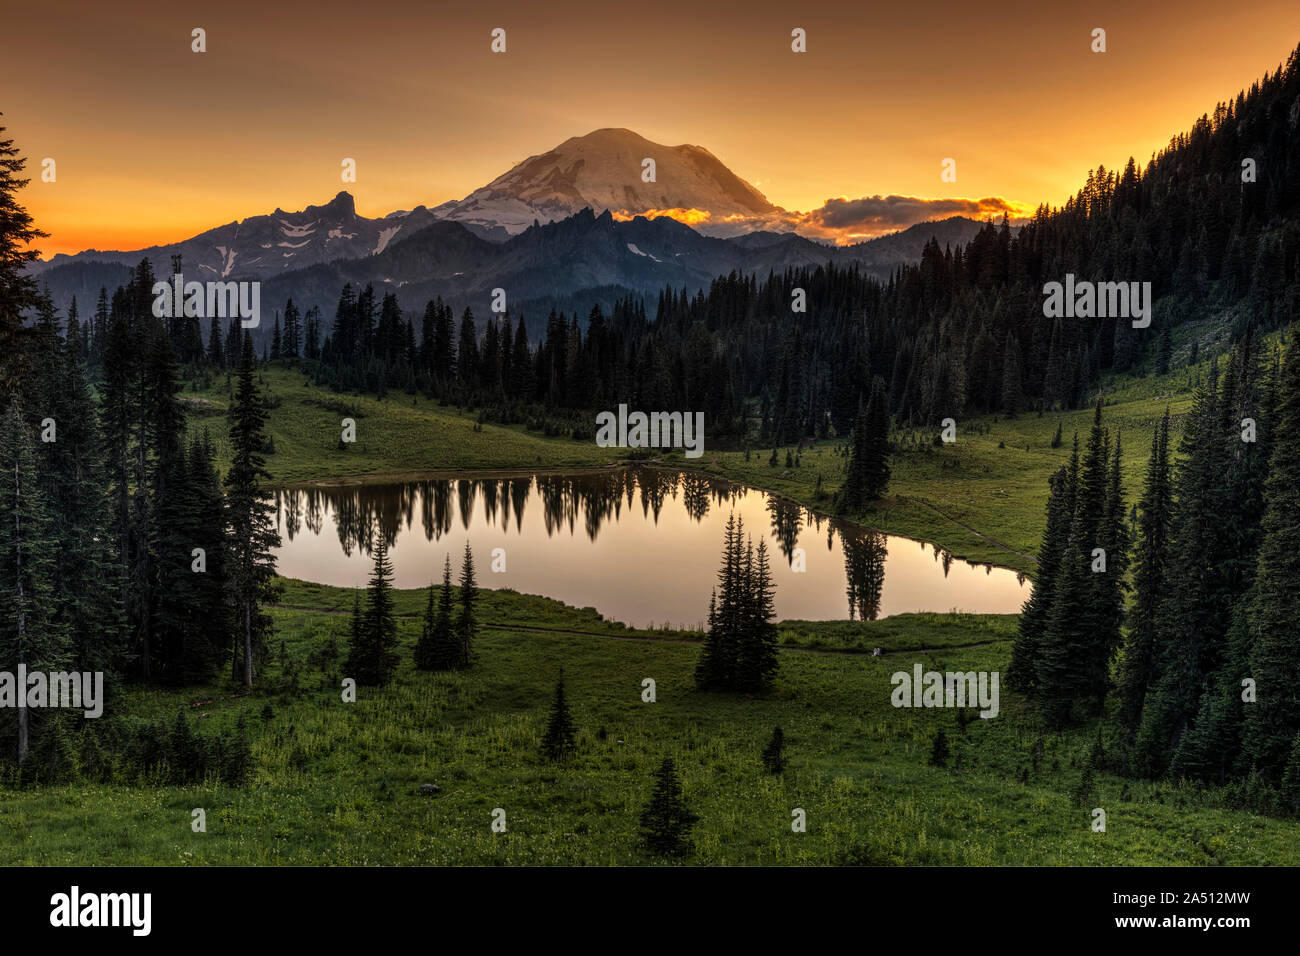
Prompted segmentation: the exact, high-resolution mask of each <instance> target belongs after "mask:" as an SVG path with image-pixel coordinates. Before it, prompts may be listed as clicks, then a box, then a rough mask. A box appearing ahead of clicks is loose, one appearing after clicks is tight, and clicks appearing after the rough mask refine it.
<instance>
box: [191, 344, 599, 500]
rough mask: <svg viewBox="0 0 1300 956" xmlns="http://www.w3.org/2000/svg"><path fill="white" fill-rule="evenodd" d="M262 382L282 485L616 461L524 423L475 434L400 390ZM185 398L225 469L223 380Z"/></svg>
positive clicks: (276, 376) (459, 419)
mask: <svg viewBox="0 0 1300 956" xmlns="http://www.w3.org/2000/svg"><path fill="white" fill-rule="evenodd" d="M260 384H261V385H262V386H263V387H264V388H265V389H266V391H267V392H268V393H269V395H270V396H271V398H272V401H273V402H278V405H276V407H274V408H272V410H271V413H270V422H269V428H268V432H269V434H270V435H271V437H272V438H273V440H274V442H275V452H274V454H271V455H269V456H268V460H267V464H268V468H269V470H270V472H271V474H272V476H273V478H274V479H275V480H276V481H278V482H284V483H293V482H306V481H312V480H315V479H331V478H353V477H355V478H378V477H383V476H397V475H403V474H415V473H428V472H435V471H465V470H474V469H481V470H489V469H490V470H508V469H546V468H583V467H592V466H598V465H603V464H605V463H608V462H611V461H613V460H615V458H616V456H615V455H613V454H610V452H609V451H607V450H605V449H602V448H597V447H596V446H595V444H594V443H590V442H574V441H567V440H564V439H558V438H544V437H542V436H541V434H540V433H538V432H529V431H527V430H525V429H524V428H523V427H522V426H518V427H503V426H499V425H490V424H485V425H482V426H481V428H482V430H481V431H475V422H474V419H473V418H472V417H469V416H467V415H466V414H464V413H462V412H460V411H458V410H456V409H451V408H443V407H441V406H439V405H438V404H437V402H432V401H429V400H428V399H426V398H419V399H416V398H414V397H413V396H411V395H406V394H404V393H401V392H392V393H390V394H389V396H388V398H386V399H383V400H380V399H375V398H370V397H355V396H351V395H336V394H335V393H333V392H330V391H328V390H324V389H319V388H316V387H315V386H314V385H312V384H311V383H310V382H308V381H307V380H306V379H305V378H304V376H303V375H302V374H301V373H300V372H297V371H291V370H289V369H285V368H269V369H266V370H265V371H263V372H261V373H260ZM182 397H183V398H184V399H186V400H188V402H189V403H190V404H189V407H190V408H191V409H192V410H194V409H198V410H200V411H201V412H202V414H194V415H191V422H192V423H193V424H195V425H197V426H198V427H200V428H203V427H206V428H207V429H208V430H209V434H211V436H212V438H213V440H214V443H215V444H216V446H217V454H218V458H219V460H220V461H221V463H222V466H223V468H224V465H225V463H226V462H227V461H228V458H229V446H228V442H227V439H226V418H225V415H224V412H225V409H226V407H227V404H228V402H229V396H228V394H227V392H226V387H225V378H224V377H222V378H219V379H217V381H216V383H215V385H214V387H213V388H211V389H207V390H204V391H201V392H199V393H197V394H195V393H193V392H186V393H184V395H183V396H182ZM344 418H353V419H354V420H355V421H356V442H355V443H354V444H352V445H350V446H349V447H348V448H347V449H346V450H340V449H339V447H338V446H339V436H340V435H341V434H342V426H341V422H342V420H343V419H344Z"/></svg>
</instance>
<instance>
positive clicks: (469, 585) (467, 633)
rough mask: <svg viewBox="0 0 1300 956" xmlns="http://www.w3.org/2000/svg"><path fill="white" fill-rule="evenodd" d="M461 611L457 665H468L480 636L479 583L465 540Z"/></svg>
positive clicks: (457, 625)
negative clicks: (478, 617) (476, 611)
mask: <svg viewBox="0 0 1300 956" xmlns="http://www.w3.org/2000/svg"><path fill="white" fill-rule="evenodd" d="M459 584H460V612H459V614H458V615H457V617H456V641H457V644H458V645H459V647H458V653H459V659H458V661H457V664H456V666H457V667H468V666H469V665H470V664H471V663H472V662H473V660H474V638H475V637H477V636H478V619H477V617H476V616H475V607H476V605H477V604H478V585H477V583H476V582H475V580H474V552H472V551H471V550H470V547H469V542H468V541H466V542H465V557H464V559H463V560H462V561H461V565H460V581H459Z"/></svg>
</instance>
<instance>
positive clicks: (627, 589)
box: [276, 468, 1028, 627]
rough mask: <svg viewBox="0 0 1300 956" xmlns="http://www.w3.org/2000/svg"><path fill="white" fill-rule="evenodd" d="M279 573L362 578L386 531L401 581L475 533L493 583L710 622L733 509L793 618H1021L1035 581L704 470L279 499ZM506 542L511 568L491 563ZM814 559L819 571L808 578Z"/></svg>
mask: <svg viewBox="0 0 1300 956" xmlns="http://www.w3.org/2000/svg"><path fill="white" fill-rule="evenodd" d="M276 498H277V504H278V507H279V527H280V533H281V536H282V539H283V543H282V545H281V547H280V549H279V550H278V552H277V560H278V568H279V572H280V573H281V574H283V575H285V576H287V577H294V578H302V579H305V580H308V581H319V582H322V583H324V584H333V585H337V586H340V587H357V586H364V585H365V583H366V580H367V578H368V577H369V574H370V557H369V554H370V548H371V546H372V544H373V543H374V541H375V535H377V534H382V535H384V537H385V538H386V539H387V541H388V545H389V548H390V552H389V556H390V558H391V560H392V562H393V567H394V571H395V575H394V576H395V584H396V586H397V587H400V588H415V587H427V586H428V585H429V583H430V582H431V581H433V580H434V579H435V578H437V579H441V574H442V562H443V556H444V555H445V554H448V553H450V554H451V556H452V566H453V568H457V567H459V562H460V554H461V552H462V551H463V550H464V547H465V542H466V540H467V539H468V541H469V542H470V544H471V546H472V547H473V549H474V556H475V566H476V568H477V571H478V580H479V583H480V585H482V586H483V587H489V588H513V589H514V590H516V591H521V592H524V593H527V594H543V595H546V596H547V597H552V598H556V599H558V600H561V601H564V602H565V603H567V604H573V605H577V606H578V607H584V606H587V605H590V606H592V607H595V608H596V609H597V610H598V611H600V613H601V614H603V615H604V616H605V617H606V618H609V619H612V620H618V621H624V622H626V623H628V624H630V625H633V626H637V627H645V626H649V625H650V624H652V623H653V624H671V625H681V626H696V625H698V624H700V623H701V622H702V621H703V620H704V618H705V616H706V613H707V610H708V604H709V592H710V590H711V589H712V587H713V584H714V581H715V580H716V577H715V575H716V572H717V568H718V560H719V555H720V553H721V548H722V532H723V526H724V525H725V524H726V521H727V516H728V514H730V513H731V512H732V511H734V512H736V514H737V515H738V516H739V517H741V518H742V519H743V520H744V524H745V532H746V534H747V535H752V536H754V538H755V544H757V540H758V536H759V535H766V536H767V539H768V547H769V549H770V550H771V552H772V554H773V562H772V563H773V577H774V581H775V584H776V609H777V615H778V617H779V618H783V619H786V618H802V619H806V620H835V619H844V618H859V619H864V620H874V619H876V618H878V617H887V616H889V615H891V614H899V613H903V612H907V611H949V610H953V609H954V608H955V609H957V610H962V611H973V612H979V613H1011V612H1015V611H1018V610H1019V609H1020V605H1021V603H1022V602H1023V601H1024V599H1025V597H1026V596H1027V588H1028V583H1027V582H1026V580H1025V579H1024V577H1023V576H1022V575H1019V574H1017V573H1016V572H1015V571H1010V570H1007V569H1006V568H994V567H990V566H987V565H971V564H967V563H966V562H964V561H959V560H954V559H953V558H952V557H951V556H950V555H949V554H948V553H947V552H944V551H942V550H941V549H938V548H934V547H931V546H929V545H926V544H922V543H920V542H917V541H912V540H910V539H908V538H899V537H895V536H892V535H885V534H881V533H879V532H875V531H866V530H863V529H861V528H857V527H855V526H853V525H849V524H846V523H844V522H841V521H837V520H834V519H828V518H825V517H821V516H818V515H815V514H813V513H812V512H810V511H808V510H806V509H804V508H802V507H800V506H799V505H797V504H794V503H792V502H790V501H787V500H785V499H782V498H778V497H777V496H775V495H770V494H768V493H767V492H762V491H757V490H754V489H751V488H745V487H743V486H740V485H734V484H731V483H730V482H726V481H722V480H720V479H714V478H709V477H707V476H704V475H698V474H692V473H685V474H676V473H673V472H667V471H660V470H658V469H652V468H626V469H619V470H615V471H610V472H600V473H583V474H544V475H535V476H523V477H499V478H491V477H487V478H459V479H445V478H444V479H430V480H425V481H409V482H403V483H400V484H388V485H346V486H314V487H310V488H297V489H286V490H282V491H279V492H277V494H276ZM496 548H501V549H504V561H505V571H504V572H497V573H494V572H493V571H492V564H493V550H494V549H496ZM800 566H802V567H803V568H804V569H805V570H803V571H802V572H801V571H799V570H798V569H799V567H800Z"/></svg>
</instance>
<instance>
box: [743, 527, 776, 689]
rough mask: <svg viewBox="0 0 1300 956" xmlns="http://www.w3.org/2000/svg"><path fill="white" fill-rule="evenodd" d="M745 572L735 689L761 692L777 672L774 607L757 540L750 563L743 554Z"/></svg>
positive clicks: (767, 571) (764, 553)
mask: <svg viewBox="0 0 1300 956" xmlns="http://www.w3.org/2000/svg"><path fill="white" fill-rule="evenodd" d="M745 572H746V573H745V590H746V595H745V600H746V607H745V613H744V619H743V620H744V626H743V631H742V632H741V634H740V635H739V640H738V641H737V644H738V646H737V660H736V676H735V686H736V688H737V689H738V690H747V691H761V690H765V689H766V688H767V687H768V685H770V684H771V682H772V678H773V676H774V675H775V674H776V670H777V653H776V639H777V631H776V606H775V603H774V600H773V592H774V588H773V586H772V569H771V565H770V563H769V561H768V554H767V542H766V541H763V540H761V539H760V540H759V542H758V549H757V550H756V551H755V552H754V557H753V559H752V561H751V560H750V559H749V556H748V555H746V567H745Z"/></svg>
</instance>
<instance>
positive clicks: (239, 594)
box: [225, 329, 280, 687]
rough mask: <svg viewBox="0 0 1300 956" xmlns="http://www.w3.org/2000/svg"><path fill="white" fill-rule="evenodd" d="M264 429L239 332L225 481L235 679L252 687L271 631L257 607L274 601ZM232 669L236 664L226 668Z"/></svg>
mask: <svg viewBox="0 0 1300 956" xmlns="http://www.w3.org/2000/svg"><path fill="white" fill-rule="evenodd" d="M265 425H266V408H265V405H264V404H263V401H262V396H261V392H260V390H259V389H258V387H257V383H256V382H255V381H254V380H253V339H252V337H251V336H250V335H249V333H248V330H247V329H245V330H244V339H243V349H242V350H241V357H240V363H239V377H238V381H237V384H236V388H235V400H234V402H233V403H232V405H231V409H230V445H231V464H230V471H229V472H227V474H226V478H225V486H226V520H227V527H228V528H229V533H230V538H229V540H230V567H231V574H230V582H231V596H232V604H233V608H234V616H235V620H236V628H237V631H238V634H239V640H240V641H241V642H242V668H240V670H239V678H240V679H241V680H242V682H243V684H244V686H245V687H252V686H253V665H254V659H255V655H256V653H257V652H258V651H259V650H260V647H261V643H262V640H263V637H264V635H265V634H266V633H267V632H268V630H269V629H270V626H271V619H270V615H269V614H267V613H266V612H265V611H264V610H263V605H265V604H268V603H272V602H274V601H275V600H277V598H278V596H279V591H278V589H277V588H276V587H275V583H274V577H275V555H274V554H273V550H274V549H275V548H277V547H279V544H280V532H279V531H277V530H276V528H275V524H274V518H275V515H274V512H275V506H274V504H273V503H272V502H271V501H270V500H269V499H268V497H267V495H266V493H265V492H264V491H263V489H262V482H263V481H264V480H265V479H266V478H268V477H269V475H268V474H267V471H266V461H265V459H264V458H263V457H262V448H263V447H265V445H266V436H265V434H264V433H263V431H262V429H263V428H264V427H265ZM236 657H237V658H238V655H236ZM237 665H238V660H237V663H236V665H232V667H233V666H237Z"/></svg>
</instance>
